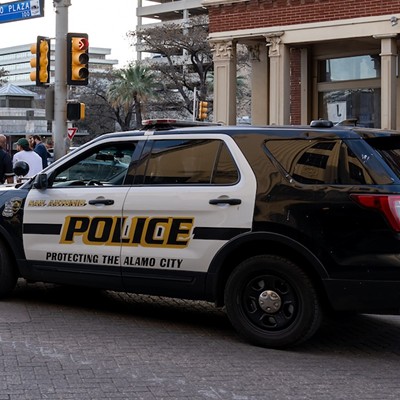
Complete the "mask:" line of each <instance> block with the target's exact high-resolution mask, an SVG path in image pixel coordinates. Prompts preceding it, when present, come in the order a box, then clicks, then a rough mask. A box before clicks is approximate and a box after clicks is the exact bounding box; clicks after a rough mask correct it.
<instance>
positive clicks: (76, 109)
mask: <svg viewBox="0 0 400 400" xmlns="http://www.w3.org/2000/svg"><path fill="white" fill-rule="evenodd" d="M80 119H85V103H79V102H78V101H71V102H68V103H67V120H68V121H79V120H80Z"/></svg>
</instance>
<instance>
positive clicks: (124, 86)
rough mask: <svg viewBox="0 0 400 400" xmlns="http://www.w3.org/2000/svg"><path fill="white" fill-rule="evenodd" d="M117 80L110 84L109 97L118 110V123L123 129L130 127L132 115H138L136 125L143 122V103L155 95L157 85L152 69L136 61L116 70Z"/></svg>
mask: <svg viewBox="0 0 400 400" xmlns="http://www.w3.org/2000/svg"><path fill="white" fill-rule="evenodd" d="M114 75H115V80H114V81H113V82H112V83H111V84H110V86H109V88H108V91H107V98H108V101H109V102H110V104H111V105H112V107H113V108H114V109H115V110H118V111H121V112H122V114H123V116H122V117H121V113H120V112H118V113H117V114H118V115H119V117H117V118H118V123H119V124H120V125H121V129H122V130H123V131H125V130H129V129H130V122H131V119H132V115H133V114H134V115H135V117H136V127H138V126H140V125H141V124H142V103H144V102H145V101H147V99H148V98H149V97H151V96H154V89H155V87H156V82H155V76H154V74H153V72H152V71H150V70H149V69H147V68H146V67H144V66H142V65H140V64H138V63H136V64H130V65H129V66H128V67H127V68H122V69H119V70H117V71H116V72H115V74H114Z"/></svg>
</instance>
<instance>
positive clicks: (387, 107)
mask: <svg viewBox="0 0 400 400" xmlns="http://www.w3.org/2000/svg"><path fill="white" fill-rule="evenodd" d="M396 37H397V34H390V35H375V36H374V38H375V39H380V41H381V53H380V56H381V128H382V129H396V91H397V85H396V58H397V45H396Z"/></svg>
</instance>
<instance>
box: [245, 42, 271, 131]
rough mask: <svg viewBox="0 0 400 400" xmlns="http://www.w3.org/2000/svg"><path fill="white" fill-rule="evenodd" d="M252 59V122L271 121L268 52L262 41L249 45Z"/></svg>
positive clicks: (263, 123) (259, 123)
mask: <svg viewBox="0 0 400 400" xmlns="http://www.w3.org/2000/svg"><path fill="white" fill-rule="evenodd" d="M247 49H248V51H249V55H250V61H251V123H252V124H253V125H267V124H268V123H269V118H268V116H269V98H268V89H269V88H268V70H269V67H268V54H267V46H265V45H263V44H261V43H254V44H249V45H247Z"/></svg>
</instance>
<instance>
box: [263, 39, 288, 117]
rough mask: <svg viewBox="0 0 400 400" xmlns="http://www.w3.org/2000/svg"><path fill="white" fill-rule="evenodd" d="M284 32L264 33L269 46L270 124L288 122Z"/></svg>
mask: <svg viewBox="0 0 400 400" xmlns="http://www.w3.org/2000/svg"><path fill="white" fill-rule="evenodd" d="M283 34H284V32H276V33H270V34H268V35H265V39H266V41H267V46H268V47H269V53H268V55H269V60H270V63H269V65H270V78H269V82H270V92H269V110H270V111H269V123H270V124H271V125H274V124H276V125H282V124H289V122H290V107H289V106H290V65H289V61H290V60H289V50H288V48H287V47H286V46H285V45H284V44H283V43H282V36H283Z"/></svg>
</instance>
